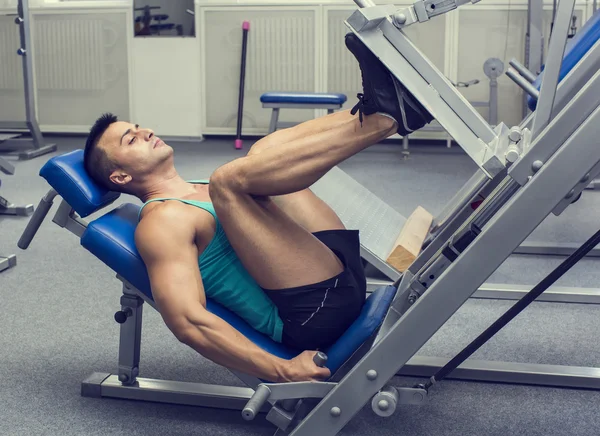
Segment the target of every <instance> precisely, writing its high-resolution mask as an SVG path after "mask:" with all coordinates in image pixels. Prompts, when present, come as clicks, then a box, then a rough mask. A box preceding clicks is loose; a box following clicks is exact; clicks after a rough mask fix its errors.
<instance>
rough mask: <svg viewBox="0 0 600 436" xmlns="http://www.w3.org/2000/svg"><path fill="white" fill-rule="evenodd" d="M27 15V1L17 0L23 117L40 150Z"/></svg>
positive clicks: (29, 26)
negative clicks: (23, 99)
mask: <svg viewBox="0 0 600 436" xmlns="http://www.w3.org/2000/svg"><path fill="white" fill-rule="evenodd" d="M30 17H31V16H30V13H29V0H19V3H18V17H17V18H16V19H15V23H16V24H17V25H19V36H20V39H21V47H20V48H19V49H18V50H17V54H18V55H19V56H21V58H22V62H23V82H24V85H25V116H26V120H27V127H28V128H29V132H30V133H31V136H32V138H33V144H34V148H36V149H38V148H41V147H42V145H43V142H44V140H43V138H42V133H41V132H40V128H39V126H38V123H37V120H36V116H35V108H36V104H35V92H34V89H33V61H32V59H31V56H29V51H30V50H31V45H32V44H31V24H30V20H31V18H30Z"/></svg>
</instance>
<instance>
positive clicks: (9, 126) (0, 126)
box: [0, 121, 27, 131]
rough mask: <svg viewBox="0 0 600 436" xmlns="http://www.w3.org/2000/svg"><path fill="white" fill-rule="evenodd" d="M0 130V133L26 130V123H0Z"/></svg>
mask: <svg viewBox="0 0 600 436" xmlns="http://www.w3.org/2000/svg"><path fill="white" fill-rule="evenodd" d="M0 130H2V131H7V130H8V131H10V130H15V131H21V130H27V122H26V121H0Z"/></svg>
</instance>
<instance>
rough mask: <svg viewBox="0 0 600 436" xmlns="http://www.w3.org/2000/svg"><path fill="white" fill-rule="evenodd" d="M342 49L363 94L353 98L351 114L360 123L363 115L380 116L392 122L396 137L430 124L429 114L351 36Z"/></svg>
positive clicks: (359, 42) (375, 58)
mask: <svg viewBox="0 0 600 436" xmlns="http://www.w3.org/2000/svg"><path fill="white" fill-rule="evenodd" d="M346 47H347V48H348V50H350V52H351V53H352V54H353V55H354V57H355V58H356V60H357V61H358V64H359V66H360V73H361V77H362V86H363V93H359V94H357V97H358V103H357V104H356V105H355V106H354V107H353V108H352V110H351V113H352V115H354V114H356V112H358V117H359V119H360V121H361V123H362V120H363V114H364V115H371V114H374V113H378V112H379V113H384V114H387V115H390V116H391V117H393V118H394V119H395V120H396V122H397V123H398V133H399V134H400V135H402V136H405V135H407V134H409V133H412V132H414V131H415V130H419V129H420V128H421V127H423V126H424V125H425V124H427V123H429V122H431V120H433V117H432V116H431V114H429V112H428V111H427V110H426V109H425V108H424V107H423V106H421V104H420V103H419V102H418V101H417V100H416V99H415V98H414V97H413V95H412V94H411V93H410V92H408V90H407V89H406V88H405V87H404V86H403V85H402V84H401V83H400V82H399V81H398V80H397V79H396V78H395V77H394V75H392V74H391V73H390V72H389V70H388V69H387V68H386V67H385V65H383V63H382V62H381V61H380V60H379V59H378V58H377V56H375V55H374V54H373V52H371V50H369V49H368V48H367V47H366V46H365V45H364V44H363V43H362V41H361V40H360V39H358V37H357V36H356V35H355V34H354V33H348V34H347V35H346Z"/></svg>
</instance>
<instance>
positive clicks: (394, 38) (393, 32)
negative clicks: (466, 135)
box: [380, 21, 496, 144]
mask: <svg viewBox="0 0 600 436" xmlns="http://www.w3.org/2000/svg"><path fill="white" fill-rule="evenodd" d="M380 28H381V30H382V31H383V33H384V35H385V37H386V39H387V40H388V41H389V42H390V43H391V44H392V45H393V46H394V47H395V48H396V50H398V52H399V53H400V54H401V55H402V57H404V58H405V59H406V60H407V61H408V62H409V63H410V64H411V66H412V67H413V68H414V69H415V70H416V71H417V72H419V73H420V74H421V75H422V77H423V78H424V79H425V80H426V81H427V83H429V84H430V85H431V87H433V89H434V90H435V91H437V92H438V93H439V95H440V97H441V98H442V99H443V100H444V101H445V102H446V103H447V104H448V105H449V106H450V107H451V108H452V109H453V110H454V112H455V113H456V114H457V115H458V116H459V118H460V119H461V120H463V123H464V124H466V125H467V126H468V127H469V128H470V129H471V130H472V131H473V132H474V133H475V135H476V136H477V137H478V138H480V140H481V141H483V142H485V143H486V144H489V143H490V142H492V141H493V140H494V139H495V138H496V134H495V132H494V130H493V129H492V128H491V127H490V125H489V124H488V123H487V122H486V121H485V119H484V118H483V117H482V116H481V115H480V114H479V112H478V111H476V110H475V109H474V108H473V107H472V106H471V105H470V104H469V102H468V101H467V99H466V98H464V97H463V95H462V94H461V93H460V92H459V91H458V90H457V89H456V87H455V86H453V85H452V83H451V82H450V81H449V80H448V79H447V78H446V77H445V76H444V75H443V74H442V73H441V72H440V71H439V70H438V69H437V68H436V67H435V66H434V65H433V63H431V61H430V60H429V59H427V57H425V56H424V55H423V54H422V53H421V52H420V51H419V49H418V48H417V47H416V46H415V45H414V44H413V43H412V42H411V41H410V40H409V39H408V38H407V37H406V36H405V35H404V33H402V32H401V31H400V30H398V29H397V28H396V27H394V25H393V24H392V23H390V22H389V21H384V22H382V24H381V26H380ZM398 80H401V81H402V78H400V77H399V78H398ZM406 86H407V87H408V85H406ZM411 92H412V89H411ZM436 119H437V118H436ZM437 120H438V121H439V122H440V124H442V126H444V128H445V129H446V131H448V133H449V134H450V135H451V136H452V137H454V135H452V132H451V131H450V130H448V128H447V126H446V125H444V124H443V123H442V122H441V120H440V119H437Z"/></svg>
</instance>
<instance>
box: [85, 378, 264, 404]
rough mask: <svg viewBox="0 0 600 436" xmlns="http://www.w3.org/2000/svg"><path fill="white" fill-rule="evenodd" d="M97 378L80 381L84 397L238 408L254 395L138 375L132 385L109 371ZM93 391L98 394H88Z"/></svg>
mask: <svg viewBox="0 0 600 436" xmlns="http://www.w3.org/2000/svg"><path fill="white" fill-rule="evenodd" d="M98 379H102V377H98V374H97V373H96V374H93V375H92V376H90V377H89V378H88V379H87V380H85V381H84V382H83V383H82V392H83V395H84V396H98V397H111V398H122V399H128V400H141V401H152V402H159V403H170V404H182V405H188V406H201V407H213V408H219V409H232V410H242V409H243V408H244V406H245V405H246V403H247V402H248V400H249V399H250V398H251V397H252V394H254V390H253V389H250V388H242V387H234V386H218V385H209V384H202V383H189V382H177V381H167V380H153V379H148V378H140V377H138V379H137V381H136V384H135V385H134V386H125V385H123V384H122V383H121V382H120V381H119V379H118V377H117V376H116V375H111V374H107V375H106V377H105V378H104V380H103V381H101V383H97V382H96V380H98ZM90 384H93V385H96V387H99V389H93V387H92V386H90ZM98 385H99V386H98ZM93 390H95V391H96V392H97V393H98V394H97V395H94V394H89V392H91V391H93ZM96 392H95V393H96ZM269 408H270V405H266V406H265V407H264V408H263V409H261V412H267V411H268V409H269Z"/></svg>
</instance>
